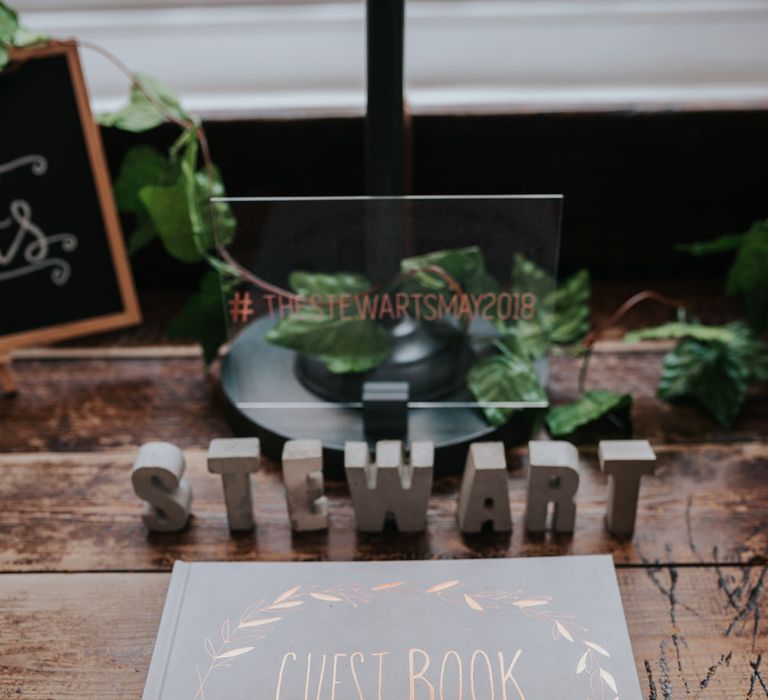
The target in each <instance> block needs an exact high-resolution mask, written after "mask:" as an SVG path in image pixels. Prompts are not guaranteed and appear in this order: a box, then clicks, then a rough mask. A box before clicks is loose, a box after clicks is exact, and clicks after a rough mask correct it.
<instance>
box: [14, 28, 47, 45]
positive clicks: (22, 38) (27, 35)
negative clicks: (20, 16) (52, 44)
mask: <svg viewBox="0 0 768 700" xmlns="http://www.w3.org/2000/svg"><path fill="white" fill-rule="evenodd" d="M50 39H51V37H50V36H48V34H42V33H40V32H34V31H32V30H31V29H27V28H26V27H19V28H18V29H17V30H16V34H14V36H13V45H14V46H16V47H17V48H20V49H23V48H24V47H26V46H34V45H35V44H43V43H45V42H46V41H50Z"/></svg>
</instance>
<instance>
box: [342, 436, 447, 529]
mask: <svg viewBox="0 0 768 700" xmlns="http://www.w3.org/2000/svg"><path fill="white" fill-rule="evenodd" d="M434 453H435V446H434V443H432V442H414V443H413V445H411V460H410V464H404V462H403V443H402V442H400V440H381V441H379V442H377V443H376V463H375V464H371V463H370V454H369V452H368V444H367V443H365V442H347V443H346V445H345V446H344V469H345V470H346V472H347V483H348V485H349V491H350V494H351V495H352V504H353V506H354V509H355V519H356V520H357V529H358V530H359V531H360V532H381V530H382V529H383V528H384V521H385V520H386V517H387V514H388V513H391V514H392V515H393V516H394V517H395V520H396V522H397V527H398V529H399V530H400V531H401V532H421V531H422V530H424V528H425V527H426V522H427V502H428V501H429V494H430V492H431V490H432V467H433V463H434Z"/></svg>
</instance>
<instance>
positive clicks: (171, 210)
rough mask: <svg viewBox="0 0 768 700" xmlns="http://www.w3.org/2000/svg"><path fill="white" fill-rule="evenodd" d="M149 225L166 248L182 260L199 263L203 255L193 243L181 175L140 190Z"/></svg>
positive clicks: (184, 185)
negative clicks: (171, 180)
mask: <svg viewBox="0 0 768 700" xmlns="http://www.w3.org/2000/svg"><path fill="white" fill-rule="evenodd" d="M139 200H140V201H141V203H142V204H143V205H144V207H145V208H146V210H147V213H148V214H149V217H150V219H151V221H152V225H153V226H154V228H155V230H156V231H157V233H158V235H159V236H160V240H161V241H162V242H163V245H164V246H165V249H166V250H167V251H168V252H169V253H170V254H171V255H173V256H174V257H175V258H178V259H179V260H181V261H183V262H189V263H193V262H198V261H199V260H201V259H202V257H203V256H202V254H201V252H200V251H199V250H198V247H197V244H196V243H195V238H194V233H193V231H192V221H191V219H190V215H189V201H188V199H187V188H186V184H185V182H184V178H183V177H179V178H178V179H177V180H176V182H174V183H173V184H172V185H170V186H165V185H149V186H146V187H142V188H141V190H139Z"/></svg>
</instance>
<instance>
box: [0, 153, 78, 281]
mask: <svg viewBox="0 0 768 700" xmlns="http://www.w3.org/2000/svg"><path fill="white" fill-rule="evenodd" d="M26 166H29V167H30V169H31V171H32V173H33V174H34V175H37V176H42V175H45V173H46V172H47V171H48V162H47V161H46V159H45V158H44V157H43V156H40V155H29V156H23V157H21V158H16V159H15V160H12V161H10V162H8V163H5V164H0V181H1V180H2V178H3V176H6V175H7V174H9V173H11V172H13V171H14V170H18V169H20V168H24V167H26ZM5 231H9V232H10V241H11V243H10V246H9V247H8V248H6V249H5V250H3V249H2V247H0V282H4V281H6V280H11V279H15V278H17V277H23V276H24V275H30V274H33V273H35V272H38V271H40V270H46V269H47V270H50V273H51V282H53V283H54V284H55V285H57V286H59V287H61V286H64V285H65V284H66V283H67V282H68V281H69V278H70V276H71V272H72V269H71V266H70V264H69V262H67V261H66V260H65V259H64V258H63V257H56V255H57V254H58V255H61V254H64V253H71V252H72V251H74V250H76V249H77V238H76V237H75V236H73V235H72V234H71V233H56V234H53V235H47V234H46V233H45V231H43V229H42V228H40V226H38V225H37V224H36V223H35V222H34V220H33V218H32V207H31V205H30V204H29V202H28V201H27V200H25V199H20V198H19V199H13V200H11V203H10V205H9V208H8V216H7V217H6V218H0V241H2V240H3V239H7V238H8V236H7V235H4V232H5Z"/></svg>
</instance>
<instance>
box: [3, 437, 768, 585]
mask: <svg viewBox="0 0 768 700" xmlns="http://www.w3.org/2000/svg"><path fill="white" fill-rule="evenodd" d="M658 454H659V461H660V466H659V469H658V473H657V475H656V476H653V477H647V478H645V480H644V482H643V486H642V489H641V498H640V504H639V508H638V520H637V528H636V533H635V536H634V538H633V539H632V541H631V542H627V541H622V540H619V539H615V538H612V537H611V536H609V535H608V533H607V532H606V530H605V527H604V524H603V519H604V516H605V509H606V499H607V486H606V481H605V477H604V476H603V475H602V474H601V473H600V471H599V467H598V465H597V463H596V456H595V453H594V450H592V451H586V450H582V458H583V459H582V464H581V474H582V480H581V486H580V489H579V493H578V494H577V504H578V512H577V518H576V532H575V534H574V535H573V537H566V536H555V535H553V534H551V533H550V534H548V535H546V536H544V537H533V536H528V535H526V534H525V533H524V531H523V527H522V517H523V512H524V510H525V494H524V479H523V468H522V466H523V459H524V455H525V451H524V450H515V451H513V452H511V453H510V456H509V459H510V464H511V465H512V469H511V470H510V472H509V489H510V495H511V501H512V509H513V524H514V529H513V532H512V535H511V536H509V535H501V534H493V533H485V534H480V535H474V536H462V535H461V534H460V533H459V531H458V528H457V526H456V520H455V518H456V504H457V492H458V485H459V482H458V479H456V478H453V477H450V478H443V479H440V480H438V481H437V482H436V483H435V485H434V488H433V493H432V497H431V498H430V501H429V514H428V528H427V531H426V532H425V533H423V534H416V535H404V534H400V533H398V532H397V531H394V530H393V531H387V532H385V533H383V534H379V535H362V534H358V533H356V532H355V521H354V513H353V509H352V505H351V502H350V500H349V495H348V491H347V487H346V484H345V483H330V484H329V485H328V488H327V492H328V495H329V501H330V503H329V512H330V520H331V527H330V529H329V531H328V532H327V533H304V534H301V535H292V533H291V530H290V525H289V521H288V514H287V509H286V503H285V495H284V487H283V483H282V479H281V476H280V473H279V471H278V470H277V469H276V468H275V467H274V465H272V464H271V463H269V462H266V463H265V465H264V467H263V469H262V470H261V471H260V472H259V473H258V474H255V475H254V477H253V479H252V487H253V500H254V505H255V509H256V522H257V529H256V531H255V532H254V533H245V534H238V535H237V536H236V537H233V536H230V534H229V531H228V528H227V521H226V512H225V507H224V499H223V495H222V490H221V482H220V478H219V477H216V476H214V475H211V474H208V472H207V470H206V466H205V453H204V452H203V451H200V450H187V451H186V458H187V476H188V478H189V480H190V483H191V485H192V488H193V490H194V494H195V496H194V501H193V504H192V511H193V518H192V520H191V522H190V525H189V526H188V528H187V529H186V530H185V531H184V532H182V533H179V534H174V535H161V534H147V532H146V531H145V529H144V527H143V525H142V523H141V520H140V505H139V502H138V500H137V499H136V497H135V496H134V495H133V491H132V489H131V486H130V467H131V463H132V460H133V458H134V456H135V455H134V452H120V453H92V454H36V453H27V454H16V455H5V456H0V471H1V473H2V475H3V478H2V481H0V543H2V545H1V546H0V571H12V572H13V571H15V572H26V571H97V570H98V571H109V570H111V569H115V568H119V569H126V570H142V571H145V570H169V569H170V567H171V566H172V563H173V561H174V560H175V559H177V558H183V559H186V560H256V559H259V560H270V561H272V560H279V561H283V560H351V559H400V558H406V559H430V558H444V557H480V556H491V557H503V556H536V555H549V554H594V553H609V552H610V553H613V555H614V558H615V560H616V561H617V562H630V563H643V562H651V563H653V562H655V561H656V560H659V561H662V562H673V563H678V564H683V563H684V564H694V563H699V562H707V563H713V562H720V563H735V564H740V563H754V562H762V561H765V560H766V558H767V557H768V483H766V481H765V479H764V478H763V475H764V474H765V471H766V467H768V446H765V445H760V444H756V443H742V444H736V445H717V444H711V445H698V446H692V447H683V448H681V447H677V446H661V447H659V448H658Z"/></svg>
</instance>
